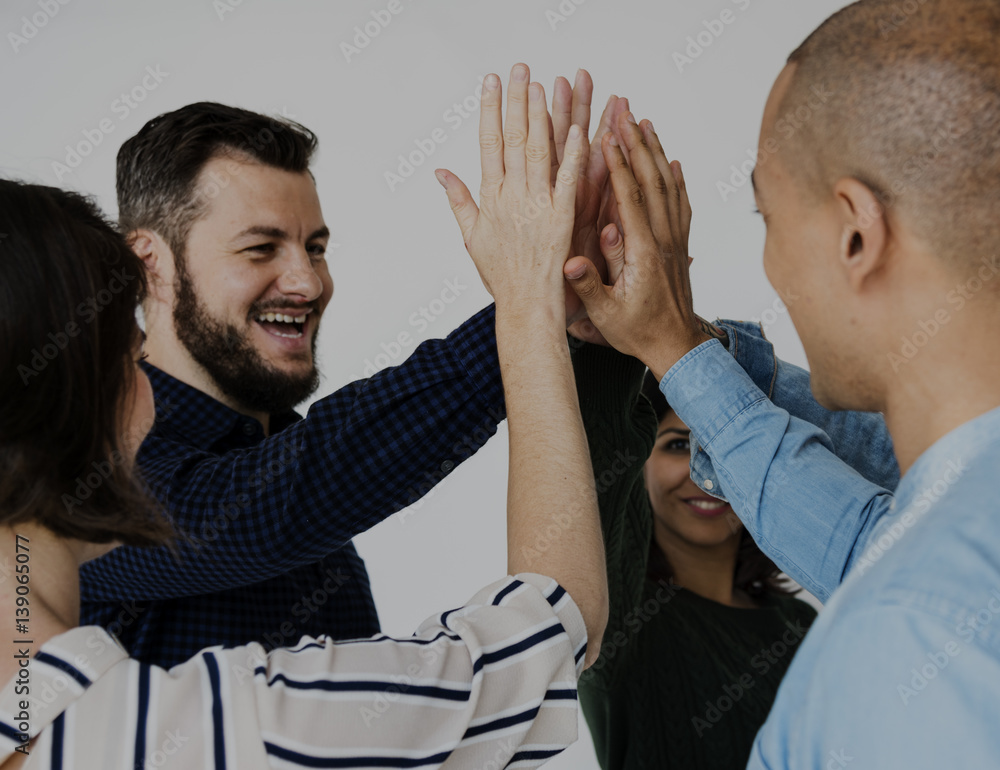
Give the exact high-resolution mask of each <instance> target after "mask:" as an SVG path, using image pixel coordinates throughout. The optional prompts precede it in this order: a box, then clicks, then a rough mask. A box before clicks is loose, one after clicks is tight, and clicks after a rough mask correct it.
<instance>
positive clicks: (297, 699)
mask: <svg viewBox="0 0 1000 770" xmlns="http://www.w3.org/2000/svg"><path fill="white" fill-rule="evenodd" d="M586 644H587V635H586V629H585V627H584V623H583V617H582V616H581V615H580V611H579V610H578V609H577V607H576V604H574V602H573V600H572V599H571V598H570V597H569V594H567V593H566V592H565V591H564V590H563V589H562V588H561V587H560V586H559V585H558V584H557V583H556V582H555V581H554V580H552V579H550V578H547V577H542V576H540V575H529V574H526V575H518V576H517V577H516V578H511V577H508V578H505V579H504V580H502V581H499V582H497V583H495V584H493V585H492V586H489V587H487V588H485V589H483V590H482V591H480V592H479V593H477V594H476V595H475V596H474V597H473V598H472V600H471V601H470V602H469V603H468V604H467V605H465V606H464V607H461V608H460V609H457V610H451V611H449V612H445V613H444V614H442V615H439V616H435V617H433V618H430V619H428V620H427V621H425V622H424V623H423V624H422V625H421V627H420V628H419V629H418V630H417V632H416V633H415V634H414V635H413V637H411V638H409V639H392V638H389V637H387V636H385V635H380V636H375V637H373V638H371V639H368V640H364V641H360V640H359V641H349V642H338V643H334V642H333V641H331V640H330V639H328V638H327V637H320V638H318V639H313V638H310V637H305V638H303V639H302V640H301V641H300V642H299V643H298V645H297V646H295V647H292V648H283V649H278V650H274V651H272V652H270V653H266V652H265V651H264V648H263V647H262V646H261V645H259V644H256V643H254V644H250V645H248V646H246V647H237V648H231V649H223V648H221V647H215V648H209V649H207V650H203V651H202V652H201V653H199V654H198V655H196V656H195V657H193V658H192V659H191V660H189V661H187V662H186V663H182V664H180V665H178V666H175V667H174V668H172V669H171V670H169V671H166V670H164V669H161V668H156V667H153V666H149V665H146V664H143V663H139V662H138V661H135V660H132V659H130V658H129V657H128V655H127V654H126V653H125V652H124V650H122V648H121V647H120V646H119V645H118V643H117V642H116V641H115V640H114V638H113V637H111V636H109V635H108V634H107V633H106V632H105V631H104V630H103V629H102V628H100V627H98V626H83V627H80V628H75V629H73V630H71V631H68V632H66V633H64V634H61V635H59V636H57V637H54V638H53V639H50V640H49V641H48V642H46V643H45V644H44V645H42V647H41V649H40V650H39V651H38V653H37V654H36V655H35V657H34V658H32V659H31V662H30V666H29V670H30V690H31V692H30V703H31V706H30V709H29V713H30V719H29V720H28V721H29V722H30V726H29V735H30V736H31V737H32V738H35V740H34V742H33V743H32V744H31V746H30V755H29V761H28V762H27V764H26V766H25V767H26V768H33V769H34V768H39V769H41V768H44V769H45V770H50V769H51V770H57V769H59V770H82V769H83V768H99V769H100V770H126V768H127V769H128V770H140V769H141V770H152V769H153V768H156V769H157V770H162V769H163V768H183V770H196V769H197V768H214V769H215V770H256V769H257V768H375V767H377V768H417V767H420V768H424V767H445V768H480V769H481V770H492V769H493V768H496V770H500V768H504V767H517V768H521V767H536V766H538V765H540V764H542V763H543V762H544V761H545V760H546V759H548V758H549V757H551V756H553V755H555V754H557V753H559V752H560V751H561V750H562V749H564V748H565V747H566V746H567V745H569V744H570V743H572V742H573V741H574V740H576V737H577V695H576V683H577V679H578V677H579V676H580V674H581V672H582V668H583V657H584V652H585V650H586ZM24 697H25V696H24V695H16V694H15V692H14V681H13V680H12V681H11V682H8V683H7V685H6V686H5V688H4V690H3V693H2V695H0V762H2V761H3V760H5V759H7V758H8V757H10V756H11V755H12V754H13V752H14V748H15V747H16V746H17V745H18V744H19V743H20V742H21V739H20V736H19V734H18V731H19V729H21V726H20V724H19V720H18V715H19V711H20V709H19V705H18V702H19V701H20V700H21V699H22V698H24ZM36 736H37V737H36Z"/></svg>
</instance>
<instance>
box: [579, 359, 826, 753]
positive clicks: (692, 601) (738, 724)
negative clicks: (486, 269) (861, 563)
mask: <svg viewBox="0 0 1000 770" xmlns="http://www.w3.org/2000/svg"><path fill="white" fill-rule="evenodd" d="M573 361H574V369H575V372H576V379H577V390H578V393H579V396H580V406H581V411H582V413H583V418H584V424H585V426H586V430H587V439H588V441H589V443H590V453H591V460H592V462H593V465H594V475H595V478H596V480H597V491H598V501H599V504H600V509H601V520H602V524H603V528H604V539H605V545H606V549H607V563H608V588H609V590H610V617H609V620H608V626H607V630H606V631H605V634H604V641H603V644H602V647H601V656H600V658H599V659H598V660H597V662H596V663H595V664H594V665H593V666H592V667H591V668H590V669H588V670H587V671H586V672H584V675H583V677H582V679H581V680H580V703H581V706H582V708H583V712H584V715H585V716H586V719H587V723H588V724H589V726H590V732H591V736H592V737H593V740H594V748H595V749H596V751H597V757H598V759H599V760H600V763H601V767H603V768H604V770H638V768H655V770H666V769H667V768H683V770H694V769H695V768H725V769H726V770H733V768H741V767H745V766H746V762H747V759H748V758H749V756H750V749H751V746H752V744H753V739H754V736H755V735H756V733H757V730H758V729H759V728H760V726H761V725H762V724H763V723H764V720H765V718H766V717H767V713H768V711H769V710H770V708H771V704H772V702H773V701H774V697H775V695H776V693H777V689H778V684H779V683H780V681H781V677H782V676H783V675H784V673H785V671H786V670H787V668H788V665H789V663H790V662H791V658H792V655H793V654H794V652H795V650H796V649H797V648H798V644H799V642H800V640H801V639H802V637H803V636H804V634H805V632H806V630H807V629H808V627H809V625H810V624H811V623H812V621H813V620H814V619H815V617H816V612H815V610H814V609H813V608H812V607H810V606H809V605H808V604H806V603H805V602H802V601H800V600H798V599H795V598H792V597H789V596H772V597H770V598H767V599H764V600H763V606H761V607H760V608H758V609H739V608H735V607H729V606H726V605H723V604H719V603H718V602H714V601H712V600H710V599H705V598H702V597H700V596H698V595H697V594H693V593H691V592H690V591H687V590H685V589H683V588H680V587H679V586H676V585H673V584H671V583H668V582H666V581H659V582H653V581H651V580H649V579H647V577H646V567H647V564H648V562H649V547H650V540H651V538H652V537H653V512H652V508H651V506H650V503H649V497H648V496H647V494H646V490H645V486H644V483H643V478H642V467H643V465H644V464H645V461H646V458H648V457H649V454H650V452H651V451H652V447H653V443H654V440H655V436H656V428H657V420H656V415H655V413H654V411H653V408H652V406H651V405H650V403H649V401H648V400H647V399H646V398H645V397H644V396H642V395H641V393H640V392H639V389H640V387H641V385H642V378H643V374H644V372H645V367H644V366H643V365H642V364H641V363H640V362H639V361H637V360H636V359H634V358H630V357H627V356H623V355H621V354H620V353H617V352H616V351H614V350H612V349H610V348H604V347H599V346H595V345H580V344H579V343H576V344H574V353H573Z"/></svg>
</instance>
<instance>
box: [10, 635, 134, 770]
mask: <svg viewBox="0 0 1000 770" xmlns="http://www.w3.org/2000/svg"><path fill="white" fill-rule="evenodd" d="M20 651H23V652H25V654H26V655H31V654H32V653H31V651H30V645H25V647H24V648H22V650H20ZM126 659H128V653H127V652H126V651H125V650H124V649H123V648H122V646H121V645H120V644H119V643H118V640H117V639H115V638H114V637H113V636H111V635H110V634H109V633H108V632H107V631H105V630H104V629H103V628H101V627H100V626H79V627H77V628H73V629H70V630H69V631H66V632H65V633H62V634H59V635H58V636H54V637H52V638H51V639H49V640H48V641H47V642H45V644H43V645H42V646H41V648H40V649H39V650H38V651H37V652H35V653H34V655H33V657H29V658H27V660H28V677H29V679H30V683H31V684H30V691H29V692H28V693H27V694H23V693H22V694H18V693H16V692H15V688H14V685H15V682H16V681H17V679H18V677H17V676H15V677H14V679H12V680H11V681H9V682H7V685H6V686H5V687H4V689H3V691H2V692H0V762H2V761H4V760H5V759H7V758H8V757H10V756H12V755H13V754H14V750H15V749H16V748H17V747H18V746H20V745H21V740H20V739H19V737H17V734H18V732H19V730H20V724H21V722H22V721H27V722H28V725H29V726H28V738H29V740H30V739H32V738H34V737H36V736H37V735H38V734H39V733H41V732H42V731H43V730H44V729H45V728H46V727H48V726H49V725H51V724H52V723H53V722H54V721H55V720H56V718H58V716H59V715H60V714H62V713H64V712H65V711H66V710H67V709H68V708H69V707H70V706H72V705H73V704H74V703H75V702H76V701H77V700H79V699H80V697H81V696H82V695H83V694H84V693H85V692H86V691H87V689H88V688H89V687H90V686H91V685H92V684H93V683H94V682H96V681H97V680H98V679H100V678H101V677H102V676H104V675H105V674H106V673H107V672H108V671H109V670H110V669H111V668H112V666H115V665H117V664H118V663H120V662H121V661H123V660H126ZM22 700H26V701H27V702H28V709H27V711H28V713H29V715H30V717H29V719H28V720H21V719H19V716H20V714H21V712H22V709H21V701H22Z"/></svg>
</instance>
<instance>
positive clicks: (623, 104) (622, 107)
mask: <svg viewBox="0 0 1000 770" xmlns="http://www.w3.org/2000/svg"><path fill="white" fill-rule="evenodd" d="M630 110H631V108H630V107H629V103H628V99H627V98H626V97H622V98H621V99H619V100H618V103H617V104H616V105H615V111H614V114H613V115H612V116H611V130H612V131H613V132H614V135H615V139H617V140H618V145H619V146H620V147H621V148H622V152H623V153H625V160H626V161H628V160H629V157H628V147H626V146H625V137H623V136H622V135H621V131H620V130H619V126H620V125H621V124H620V121H621V117H622V115H625V114H627V113H628V112H629V111H630Z"/></svg>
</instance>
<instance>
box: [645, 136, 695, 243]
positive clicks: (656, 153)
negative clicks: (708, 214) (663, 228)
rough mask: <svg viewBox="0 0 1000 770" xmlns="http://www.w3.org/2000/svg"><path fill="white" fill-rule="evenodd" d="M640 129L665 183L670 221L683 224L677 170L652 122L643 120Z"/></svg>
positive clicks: (689, 218)
mask: <svg viewBox="0 0 1000 770" xmlns="http://www.w3.org/2000/svg"><path fill="white" fill-rule="evenodd" d="M640 128H641V129H642V134H643V137H644V138H645V139H646V145H647V146H648V147H649V150H650V152H651V153H652V154H653V159H654V160H655V161H656V167H657V168H658V169H659V170H660V174H661V175H662V176H663V179H664V181H665V182H666V184H667V191H668V195H667V197H668V199H669V200H670V204H671V210H670V213H671V215H672V217H673V219H672V221H674V222H675V224H676V225H677V226H682V225H683V220H684V217H683V204H682V203H681V199H680V187H679V185H678V183H677V172H676V171H675V170H674V169H673V164H672V163H671V162H670V161H669V160H667V154H666V152H665V151H664V149H663V146H662V145H661V144H660V138H659V137H658V136H657V135H656V131H655V130H654V129H653V124H652V123H651V122H650V121H648V120H644V121H642V123H641V124H640ZM690 213H691V212H690V205H689V206H688V218H687V221H688V227H690V224H691V216H690Z"/></svg>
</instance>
